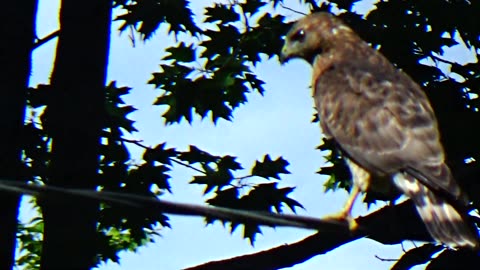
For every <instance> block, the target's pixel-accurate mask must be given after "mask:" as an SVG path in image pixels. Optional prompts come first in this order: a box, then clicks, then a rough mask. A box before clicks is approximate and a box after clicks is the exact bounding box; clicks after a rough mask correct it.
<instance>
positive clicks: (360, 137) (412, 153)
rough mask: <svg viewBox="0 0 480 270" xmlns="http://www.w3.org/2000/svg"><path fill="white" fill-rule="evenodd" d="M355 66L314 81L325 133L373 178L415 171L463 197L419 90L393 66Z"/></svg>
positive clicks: (342, 67) (337, 69)
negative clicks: (446, 160) (403, 171)
mask: <svg viewBox="0 0 480 270" xmlns="http://www.w3.org/2000/svg"><path fill="white" fill-rule="evenodd" d="M372 53H374V54H378V53H377V52H376V51H373V49H372ZM377 57H382V56H381V55H378V56H377ZM352 62H355V61H348V63H334V64H333V65H331V66H330V68H329V69H327V70H325V71H324V72H323V73H322V75H321V76H319V77H318V78H317V80H316V81H315V93H314V95H315V101H316V106H317V109H318V111H319V114H320V121H321V125H322V128H323V129H324V132H325V133H327V135H329V136H332V137H333V138H334V139H335V140H336V141H337V142H338V143H339V144H340V145H341V147H342V149H343V150H344V151H345V152H346V153H347V154H348V155H349V156H350V157H351V158H352V159H353V160H355V161H356V162H357V163H359V164H360V165H361V166H363V167H364V168H366V169H367V170H368V171H370V172H372V173H377V174H392V173H394V172H398V171H400V170H411V171H412V172H415V173H416V174H418V175H419V176H420V177H419V180H420V181H422V182H423V181H424V182H425V183H424V184H425V185H427V186H430V187H432V188H434V189H436V190H441V191H442V192H444V193H447V194H449V195H450V196H453V197H455V198H457V197H459V196H460V189H459V187H458V185H457V184H456V182H455V181H453V179H452V177H451V175H450V172H449V171H447V172H445V169H446V170H448V167H446V166H445V165H444V154H443V148H442V146H441V144H440V140H439V134H438V129H437V123H436V119H435V116H434V114H433V110H432V108H431V106H430V105H429V103H428V99H427V97H426V96H425V94H424V93H423V92H422V91H421V89H420V87H419V86H418V85H416V84H415V83H414V82H413V81H412V80H411V79H410V78H409V77H408V76H407V75H406V74H404V73H403V72H401V71H398V70H396V69H395V68H394V67H393V66H388V65H386V66H385V65H384V66H378V65H373V64H369V62H366V61H356V63H357V64H356V65H352ZM359 65H360V66H359ZM442 170H443V172H442ZM418 175H417V176H418Z"/></svg>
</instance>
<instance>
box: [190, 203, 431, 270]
mask: <svg viewBox="0 0 480 270" xmlns="http://www.w3.org/2000/svg"><path fill="white" fill-rule="evenodd" d="M356 221H357V222H358V223H359V225H360V226H362V227H363V228H364V230H361V231H357V232H356V233H350V232H349V231H341V230H338V231H319V232H317V233H316V234H314V235H312V236H309V237H307V238H305V239H303V240H301V241H298V242H296V243H293V244H288V245H282V246H279V247H276V248H272V249H269V250H265V251H261V252H258V253H253V254H248V255H243V256H238V257H234V258H230V259H226V260H221V261H213V262H208V263H205V264H202V265H198V266H194V267H191V268H186V269H185V270H207V269H208V270H220V269H229V270H247V269H253V268H254V269H256V270H267V269H268V270H271V269H281V268H286V267H291V266H293V265H296V264H299V263H302V262H305V261H307V260H309V259H311V258H312V257H315V256H317V255H321V254H325V253H327V252H329V251H331V250H334V249H336V248H337V247H339V246H342V245H344V244H346V243H349V242H352V241H354V240H357V239H359V238H362V237H368V238H370V239H373V240H375V241H378V242H381V243H383V244H398V243H401V242H402V241H403V240H406V239H411V240H420V241H431V240H432V239H431V238H430V236H429V234H428V232H427V231H426V229H425V227H424V225H423V223H422V222H421V221H420V219H419V218H418V216H417V213H416V211H415V209H414V206H413V204H412V203H411V202H410V201H406V202H403V203H401V204H399V205H397V206H393V207H392V206H387V207H384V208H382V209H380V210H378V211H376V212H374V213H372V214H370V215H368V216H365V217H359V218H357V219H356Z"/></svg>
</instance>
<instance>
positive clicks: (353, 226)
mask: <svg viewBox="0 0 480 270" xmlns="http://www.w3.org/2000/svg"><path fill="white" fill-rule="evenodd" d="M359 193H360V189H359V188H358V187H357V186H356V185H354V186H353V187H352V191H351V192H350V197H349V198H348V200H347V203H346V204H345V207H344V208H343V210H342V211H341V212H339V213H337V214H334V215H330V216H327V217H325V219H330V220H337V221H341V222H347V223H348V229H349V230H350V231H355V230H357V229H358V227H359V226H358V223H357V222H356V221H355V219H354V218H353V217H352V215H351V211H352V208H353V204H354V203H355V199H356V198H357V197H358V194H359Z"/></svg>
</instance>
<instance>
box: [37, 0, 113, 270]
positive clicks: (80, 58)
mask: <svg viewBox="0 0 480 270" xmlns="http://www.w3.org/2000/svg"><path fill="white" fill-rule="evenodd" d="M61 5H62V6H61V10H60V27H61V31H60V34H59V39H58V46H57V53H56V59H55V64H54V69H53V73H52V77H51V83H52V89H53V95H52V100H51V101H50V102H51V103H50V104H49V105H48V107H47V111H46V112H45V114H46V115H45V116H46V117H45V118H46V123H45V128H46V130H47V132H48V133H49V134H50V135H51V137H52V159H51V164H50V174H49V179H48V184H50V185H56V186H63V187H68V188H87V189H92V190H93V189H94V188H95V186H96V185H97V184H98V183H97V182H96V179H97V175H98V163H99V149H100V134H101V130H102V127H103V123H102V119H104V93H105V92H104V89H105V80H106V71H107V62H108V49H109V42H110V24H111V12H112V1H111V0H101V1H99V0H85V1H82V2H81V4H79V3H78V2H77V1H71V0H63V1H62V3H61ZM42 208H43V216H44V222H45V230H44V242H43V251H42V262H41V269H43V270H47V269H48V270H50V269H90V268H91V267H93V266H94V265H95V255H96V248H95V241H96V225H97V222H96V218H97V213H98V203H95V202H92V201H88V200H86V201H79V200H68V199H67V200H65V198H64V199H61V198H52V197H48V196H47V197H46V198H44V200H43V201H42Z"/></svg>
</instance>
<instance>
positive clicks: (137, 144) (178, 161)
mask: <svg viewBox="0 0 480 270" xmlns="http://www.w3.org/2000/svg"><path fill="white" fill-rule="evenodd" d="M120 140H121V141H122V142H127V143H131V144H134V145H136V146H138V147H141V148H143V149H150V150H151V149H152V148H151V147H149V146H146V145H144V144H142V143H141V142H142V141H141V140H130V139H125V138H120ZM168 159H169V160H170V161H172V162H174V163H177V164H178V165H182V166H184V167H187V168H189V169H192V170H194V171H196V172H199V173H201V174H207V173H206V172H205V171H202V170H200V169H197V168H195V167H193V166H192V165H190V164H187V163H185V162H182V161H180V160H177V159H175V158H172V157H169V158H168Z"/></svg>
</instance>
